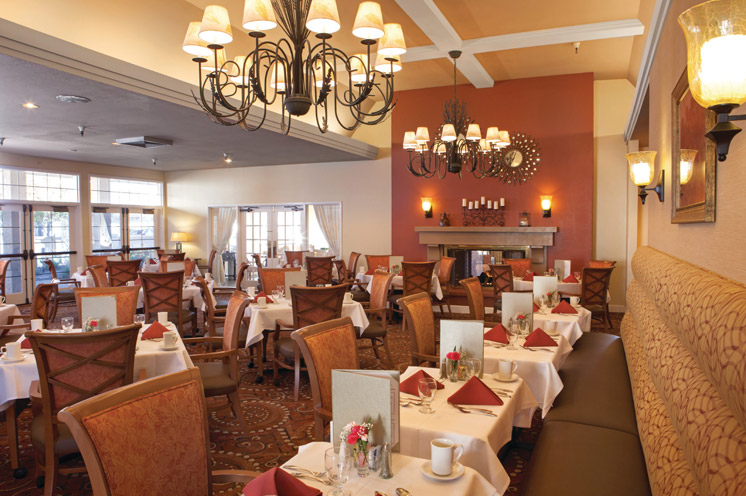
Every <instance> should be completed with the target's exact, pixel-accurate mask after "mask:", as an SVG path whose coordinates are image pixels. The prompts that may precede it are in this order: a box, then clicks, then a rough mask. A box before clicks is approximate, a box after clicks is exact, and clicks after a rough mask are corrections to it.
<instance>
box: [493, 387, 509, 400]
mask: <svg viewBox="0 0 746 496" xmlns="http://www.w3.org/2000/svg"><path fill="white" fill-rule="evenodd" d="M490 389H492V391H494V392H495V393H497V395H498V396H504V397H505V398H512V397H513V393H512V392H510V393H509V392H507V391H504V390H500V389H495V388H490Z"/></svg>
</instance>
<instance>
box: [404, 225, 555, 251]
mask: <svg viewBox="0 0 746 496" xmlns="http://www.w3.org/2000/svg"><path fill="white" fill-rule="evenodd" d="M414 230H415V232H417V233H419V241H420V244H422V245H430V246H432V245H471V246H492V245H503V246H535V247H546V246H554V233H556V232H558V231H559V229H558V228H557V227H483V226H474V227H472V226H452V227H438V226H416V227H415V228H414Z"/></svg>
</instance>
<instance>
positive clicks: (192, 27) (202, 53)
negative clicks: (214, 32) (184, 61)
mask: <svg viewBox="0 0 746 496" xmlns="http://www.w3.org/2000/svg"><path fill="white" fill-rule="evenodd" d="M201 25H202V23H201V22H200V21H194V22H190V23H189V27H188V28H187V34H186V36H185V37H184V43H183V44H182V45H181V48H182V50H184V51H185V52H186V53H188V54H191V55H194V56H195V57H207V56H208V55H210V54H211V53H212V50H210V49H209V48H207V43H206V42H205V40H203V39H202V38H200V37H199V27H200V26H201Z"/></svg>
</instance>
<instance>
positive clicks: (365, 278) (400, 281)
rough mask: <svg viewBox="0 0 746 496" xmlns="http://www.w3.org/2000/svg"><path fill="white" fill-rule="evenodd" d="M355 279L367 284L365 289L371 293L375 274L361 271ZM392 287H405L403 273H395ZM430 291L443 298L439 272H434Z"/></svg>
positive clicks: (440, 298)
mask: <svg viewBox="0 0 746 496" xmlns="http://www.w3.org/2000/svg"><path fill="white" fill-rule="evenodd" d="M355 279H357V280H358V281H360V282H361V283H362V284H363V285H364V286H365V290H366V291H367V292H368V293H370V291H371V289H372V288H373V274H368V273H367V272H359V273H358V274H357V276H355ZM391 287H392V288H393V289H402V288H403V287H404V276H403V275H401V274H397V275H395V276H394V278H393V279H392V280H391ZM430 292H431V293H432V294H434V295H435V297H436V298H438V299H439V300H442V299H443V289H442V288H441V287H440V279H438V276H437V274H433V278H432V283H431V285H430Z"/></svg>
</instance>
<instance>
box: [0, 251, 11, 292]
mask: <svg viewBox="0 0 746 496" xmlns="http://www.w3.org/2000/svg"><path fill="white" fill-rule="evenodd" d="M12 261H13V260H8V259H2V260H0V295H2V296H3V297H4V296H5V278H6V276H7V275H8V267H10V264H11V262H12Z"/></svg>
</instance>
